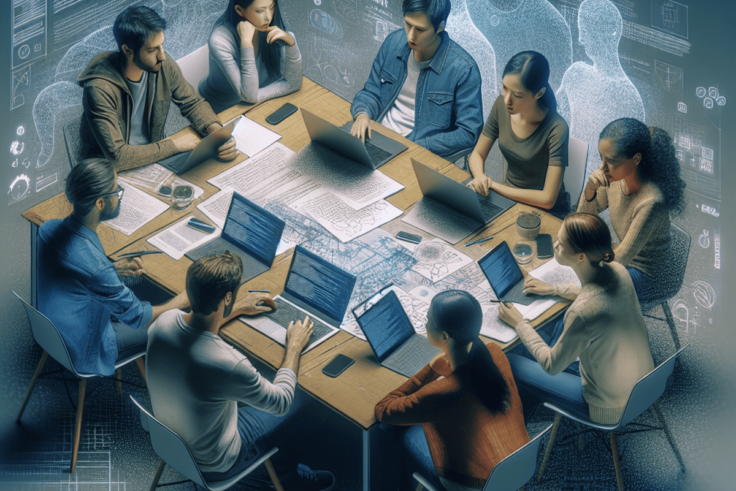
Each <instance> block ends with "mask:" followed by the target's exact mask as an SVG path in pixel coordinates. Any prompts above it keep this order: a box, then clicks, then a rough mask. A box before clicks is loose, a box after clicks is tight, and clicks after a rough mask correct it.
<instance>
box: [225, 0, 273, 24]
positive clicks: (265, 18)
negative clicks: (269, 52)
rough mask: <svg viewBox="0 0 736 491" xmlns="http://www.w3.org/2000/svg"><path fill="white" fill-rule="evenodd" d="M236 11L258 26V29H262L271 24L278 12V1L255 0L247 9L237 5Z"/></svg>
mask: <svg viewBox="0 0 736 491" xmlns="http://www.w3.org/2000/svg"><path fill="white" fill-rule="evenodd" d="M235 11H236V12H237V13H238V15H240V16H241V17H243V18H244V19H245V20H247V21H248V22H250V23H251V24H253V25H254V26H256V29H258V30H259V31H262V30H264V29H266V28H267V27H268V26H270V25H271V21H272V20H273V16H274V15H275V13H276V2H275V1H274V0H253V2H252V3H251V4H250V5H248V7H247V8H245V9H244V8H242V7H241V6H239V5H236V6H235Z"/></svg>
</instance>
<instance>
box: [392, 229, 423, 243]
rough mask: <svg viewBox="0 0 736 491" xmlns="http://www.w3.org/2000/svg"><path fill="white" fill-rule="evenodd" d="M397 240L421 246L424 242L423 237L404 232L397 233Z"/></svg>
mask: <svg viewBox="0 0 736 491" xmlns="http://www.w3.org/2000/svg"><path fill="white" fill-rule="evenodd" d="M396 238H397V239H399V240H403V241H405V242H411V243H412V244H419V243H420V242H421V241H422V236H421V235H414V234H410V233H409V232H404V231H401V232H397V233H396Z"/></svg>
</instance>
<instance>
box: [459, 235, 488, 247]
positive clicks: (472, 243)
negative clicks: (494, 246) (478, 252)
mask: <svg viewBox="0 0 736 491" xmlns="http://www.w3.org/2000/svg"><path fill="white" fill-rule="evenodd" d="M491 239H493V237H486V238H485V239H480V240H476V241H475V242H469V243H467V244H465V247H470V246H471V245H475V244H480V243H481V242H486V241H489V240H491Z"/></svg>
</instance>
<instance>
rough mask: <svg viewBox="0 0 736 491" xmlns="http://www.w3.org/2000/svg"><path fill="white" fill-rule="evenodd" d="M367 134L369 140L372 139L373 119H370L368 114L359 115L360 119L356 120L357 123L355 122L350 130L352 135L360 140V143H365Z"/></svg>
mask: <svg viewBox="0 0 736 491" xmlns="http://www.w3.org/2000/svg"><path fill="white" fill-rule="evenodd" d="M366 133H367V134H368V138H369V139H370V137H371V136H372V133H371V118H369V117H368V115H367V114H366V113H360V114H358V117H357V118H355V121H354V122H353V127H352V128H350V134H351V135H353V136H354V137H356V138H360V141H362V142H363V143H365V137H366Z"/></svg>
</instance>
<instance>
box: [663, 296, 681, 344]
mask: <svg viewBox="0 0 736 491" xmlns="http://www.w3.org/2000/svg"><path fill="white" fill-rule="evenodd" d="M662 310H663V311H664V316H665V318H666V319H667V325H668V326H670V332H671V333H672V341H673V342H674V343H675V351H677V350H679V349H680V336H678V335H677V326H676V325H675V319H674V318H673V317H672V311H671V310H670V306H669V304H668V303H667V302H666V301H665V302H662Z"/></svg>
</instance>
